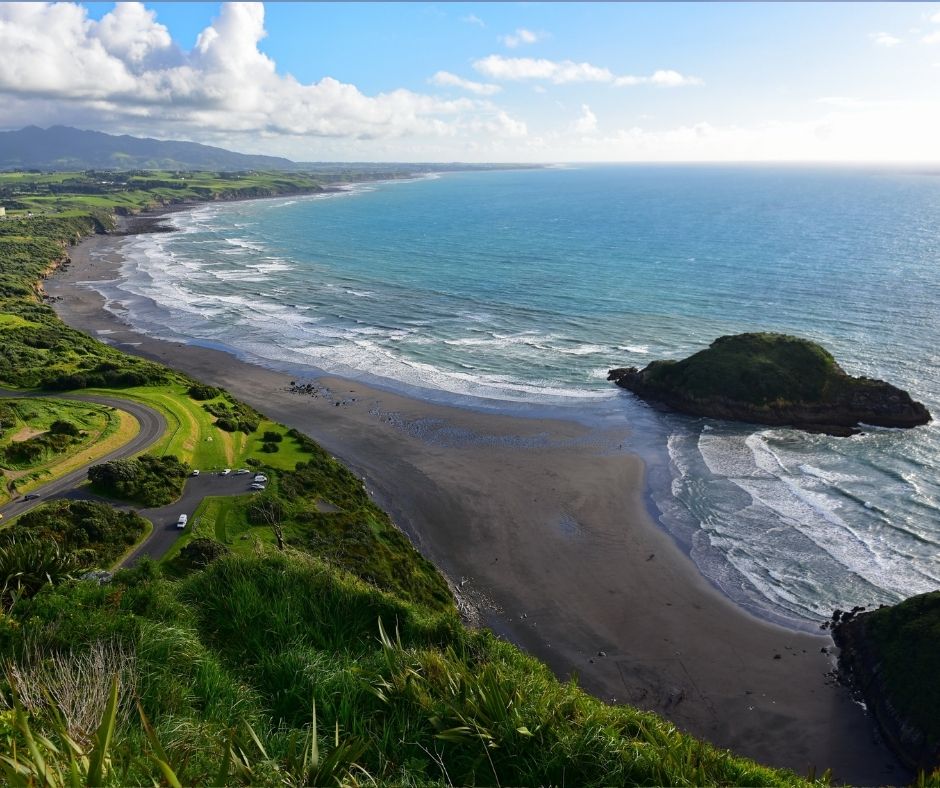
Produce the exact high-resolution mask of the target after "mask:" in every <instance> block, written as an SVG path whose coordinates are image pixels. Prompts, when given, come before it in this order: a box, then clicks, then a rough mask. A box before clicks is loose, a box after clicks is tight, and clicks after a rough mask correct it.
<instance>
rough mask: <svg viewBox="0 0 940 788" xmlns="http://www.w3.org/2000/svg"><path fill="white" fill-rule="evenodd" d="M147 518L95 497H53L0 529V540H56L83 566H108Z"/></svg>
mask: <svg viewBox="0 0 940 788" xmlns="http://www.w3.org/2000/svg"><path fill="white" fill-rule="evenodd" d="M146 528H147V521H146V520H144V518H143V517H141V516H140V515H138V514H136V513H134V512H120V511H118V510H117V509H114V508H113V507H111V506H108V505H107V504H103V503H97V502H95V501H68V500H64V501H54V502H52V503H48V504H44V505H42V506H40V507H38V508H37V509H33V510H32V511H31V512H27V513H26V514H24V515H23V516H22V517H20V518H19V519H18V520H17V521H16V522H15V523H13V524H12V525H11V526H10V527H9V528H7V529H5V530H4V531H2V532H0V543H3V544H6V543H9V542H10V541H13V540H22V539H23V538H25V537H27V536H32V537H34V538H37V539H41V540H45V541H51V542H54V543H55V544H56V545H57V546H58V547H59V548H60V549H61V550H62V551H63V552H65V553H71V554H72V555H73V556H74V557H75V559H76V562H77V563H78V565H79V566H80V567H86V568H87V567H92V566H109V565H111V564H112V563H114V562H115V561H116V560H117V559H118V558H119V557H120V556H121V555H122V554H123V553H124V551H125V550H126V549H127V548H128V547H130V546H131V545H132V544H134V542H136V541H137V540H138V539H139V538H140V537H141V535H142V534H143V533H144V531H145V530H146Z"/></svg>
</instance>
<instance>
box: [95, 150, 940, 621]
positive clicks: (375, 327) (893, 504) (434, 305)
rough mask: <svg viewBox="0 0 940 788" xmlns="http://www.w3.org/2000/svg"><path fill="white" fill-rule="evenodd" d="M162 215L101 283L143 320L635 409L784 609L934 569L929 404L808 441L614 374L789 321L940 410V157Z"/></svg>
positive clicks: (876, 590) (241, 342)
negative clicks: (712, 412) (657, 395)
mask: <svg viewBox="0 0 940 788" xmlns="http://www.w3.org/2000/svg"><path fill="white" fill-rule="evenodd" d="M169 221H170V222H171V223H172V224H173V225H174V226H175V227H176V228H177V232H173V233H165V234H148V235H140V236H132V237H128V238H127V239H126V240H125V241H124V247H123V253H124V257H125V262H124V264H123V267H122V271H121V276H120V278H119V279H118V280H116V281H113V282H107V283H97V286H98V287H99V288H100V289H101V290H102V292H103V293H104V295H105V296H106V299H107V302H108V308H109V309H111V310H112V311H114V312H115V313H117V314H118V315H119V316H121V317H122V318H123V319H125V320H127V321H129V322H131V323H132V324H133V325H135V326H136V327H137V328H138V329H140V330H142V331H145V332H147V333H150V334H152V335H154V336H157V337H162V338H166V339H171V340H174V341H183V342H190V343H196V344H201V345H205V346H210V347H216V348H222V349H225V350H228V351H230V352H232V353H235V354H237V355H238V356H240V357H242V358H244V359H246V360H249V361H252V362H255V363H260V364H264V365H267V366H270V367H273V368H277V369H283V370H285V371H290V372H291V373H292V374H294V375H295V376H297V377H298V378H301V379H303V378H304V376H305V375H306V376H308V378H309V377H312V376H314V375H315V374H317V373H318V372H321V371H325V372H328V373H333V374H339V375H343V376H348V377H352V378H357V379H361V380H363V381H364V382H369V383H372V384H374V385H379V386H383V387H386V388H391V389H393V390H397V391H401V392H404V393H407V394H410V395H413V396H419V397H423V398H426V399H430V400H434V401H440V402H446V403H449V404H458V405H463V406H466V407H472V408H483V409H491V410H499V411H507V412H512V413H518V414H520V415H543V414H551V415H559V414H560V415H564V416H567V417H570V418H576V419H578V420H582V421H585V422H589V423H593V424H595V425H597V426H599V427H600V428H603V427H604V426H605V425H607V426H611V427H613V426H616V425H621V426H622V425H623V424H627V425H629V426H630V428H631V437H630V439H629V441H628V446H629V448H631V449H633V450H635V451H638V452H639V453H640V454H641V455H642V456H643V457H644V458H645V459H646V461H647V467H648V485H649V489H648V504H649V508H650V513H651V515H652V516H653V517H654V518H655V519H656V520H657V521H658V522H659V523H660V525H661V526H662V527H663V528H665V529H666V530H668V531H669V533H671V534H672V535H673V536H674V537H675V539H676V540H677V541H678V543H679V544H680V545H681V546H682V547H683V548H684V549H685V550H687V551H688V554H689V555H690V556H691V558H692V559H693V561H694V562H695V563H696V565H697V566H698V568H699V569H700V571H701V572H702V573H703V574H704V575H705V576H706V577H707V578H708V579H709V580H711V581H712V582H713V583H714V584H715V585H716V586H718V587H719V588H720V589H721V590H722V591H724V592H725V593H726V594H727V595H729V596H730V597H731V598H732V599H734V600H735V601H736V602H738V603H739V604H740V605H742V606H744V607H745V608H747V609H749V610H750V611H752V612H754V613H755V614H756V615H759V616H762V617H764V618H768V619H771V620H774V621H776V622H779V623H783V624H785V625H788V626H791V627H795V628H802V629H816V628H818V626H819V623H820V621H821V620H822V619H826V618H828V617H829V616H830V614H831V612H832V610H833V609H834V608H843V609H846V608H851V607H853V606H855V605H869V606H870V605H878V604H882V603H885V604H890V603H894V602H897V601H899V600H901V599H904V598H906V597H908V596H911V595H914V594H917V593H921V592H924V591H928V590H935V589H937V588H940V472H938V471H940V428H938V422H936V421H934V422H932V423H931V424H930V425H928V426H926V427H922V428H918V429H914V430H890V429H877V428H872V429H865V430H864V432H863V434H861V435H856V436H853V437H849V438H837V437H829V436H825V435H810V434H806V433H803V432H799V431H796V430H792V429H781V428H768V427H760V426H752V425H744V424H733V423H728V422H724V421H717V420H712V419H698V418H691V417H687V416H682V415H678V414H672V413H666V412H662V411H660V410H657V409H655V408H652V407H650V406H648V405H646V404H644V403H643V402H641V401H639V400H637V399H636V398H635V397H634V396H633V395H632V394H630V393H628V392H625V391H622V390H620V389H617V388H616V387H615V386H614V385H613V384H611V383H608V382H607V380H606V377H607V372H608V370H609V369H611V368H613V367H622V366H639V367H642V366H645V365H646V364H647V363H649V362H650V361H652V360H654V359H660V358H673V359H678V358H682V357H685V356H686V355H688V354H690V353H693V352H695V351H697V350H700V349H703V348H705V347H707V346H708V345H709V343H710V342H711V341H712V340H714V339H715V338H716V337H719V336H722V335H725V334H735V333H739V332H744V331H780V332H786V333H790V334H796V335H799V336H802V337H807V338H809V339H812V340H815V341H818V342H820V343H822V344H823V345H824V346H825V347H826V348H828V349H829V350H830V351H831V352H832V353H833V354H834V355H835V357H836V358H837V359H838V360H839V362H840V363H841V364H842V366H843V368H844V369H845V370H846V371H847V372H850V373H852V374H856V375H867V376H871V377H876V378H882V379H885V380H888V381H890V382H892V383H894V384H896V385H898V386H900V387H902V388H904V389H907V390H908V391H910V392H911V393H912V395H913V396H914V398H915V399H918V400H920V401H922V402H924V404H926V405H927V407H928V408H929V409H930V410H931V411H932V412H933V413H934V414H935V415H936V416H938V417H940V175H937V174H931V173H930V172H921V171H917V170H916V169H908V170H904V171H900V170H889V169H877V168H872V169H852V168H840V169H835V168H814V167H795V166H794V167H763V166H705V165H686V166H679V165H669V166H666V165H630V166H586V167H574V166H572V167H554V168H546V169H537V170H505V171H487V172H464V173H447V174H444V175H439V176H430V177H420V178H415V179H411V180H398V181H390V182H380V183H371V184H366V185H358V186H353V187H349V188H347V189H343V190H341V191H339V192H335V193H328V194H322V195H315V196H308V197H290V198H276V199H268V200H256V201H247V202H237V203H217V204H208V205H202V206H199V207H196V208H194V209H192V210H189V211H185V212H179V213H174V214H172V215H171V218H170V220H169ZM625 527H626V526H625Z"/></svg>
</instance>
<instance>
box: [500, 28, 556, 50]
mask: <svg viewBox="0 0 940 788" xmlns="http://www.w3.org/2000/svg"><path fill="white" fill-rule="evenodd" d="M543 38H546V34H545V33H536V32H533V31H532V30H526V29H525V28H524V27H517V28H516V32H515V33H510V34H509V35H505V36H500V38H499V40H500V41H502V42H503V43H504V44H505V45H506V46H507V47H509V48H510V49H515V48H516V47H518V46H522V45H524V44H534V43H535V42H536V41H541V40H542V39H543Z"/></svg>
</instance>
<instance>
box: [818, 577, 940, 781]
mask: <svg viewBox="0 0 940 788" xmlns="http://www.w3.org/2000/svg"><path fill="white" fill-rule="evenodd" d="M832 636H833V638H834V640H835V642H836V645H838V646H839V648H840V649H841V651H840V654H839V668H840V672H841V674H842V677H843V678H844V679H845V680H847V682H848V683H849V684H850V686H852V687H853V689H855V690H856V691H857V692H858V693H859V694H860V695H861V697H862V698H863V699H864V701H865V705H866V706H867V707H868V708H869V710H870V711H871V712H872V714H873V715H874V716H875V719H876V720H877V721H878V725H879V727H880V728H881V731H882V733H883V734H884V737H885V740H886V741H887V742H888V744H889V745H890V746H891V748H892V749H893V750H894V751H895V753H896V754H897V755H898V757H899V758H900V759H901V760H902V761H903V762H904V763H905V764H906V765H907V766H908V767H909V768H911V769H919V770H924V771H926V772H928V773H929V772H930V771H931V770H934V769H940V714H938V713H937V710H938V709H940V648H938V647H937V644H938V643H940V591H933V592H930V593H927V594H921V595H919V596H915V597H911V598H910V599H906V600H904V601H903V602H901V603H899V604H897V605H894V606H891V607H880V608H878V609H877V610H872V611H869V612H856V613H842V612H841V611H836V613H835V614H834V615H833V626H832Z"/></svg>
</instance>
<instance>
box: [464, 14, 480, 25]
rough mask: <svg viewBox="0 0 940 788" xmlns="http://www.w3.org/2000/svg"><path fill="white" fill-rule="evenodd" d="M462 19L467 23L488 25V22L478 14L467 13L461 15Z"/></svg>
mask: <svg viewBox="0 0 940 788" xmlns="http://www.w3.org/2000/svg"><path fill="white" fill-rule="evenodd" d="M460 21H461V22H463V23H464V24H466V25H476V26H477V27H486V22H484V21H483V20H482V19H480V17H478V16H477V15H476V14H467V15H466V16H462V17H460Z"/></svg>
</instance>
